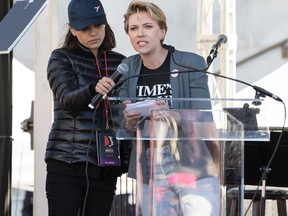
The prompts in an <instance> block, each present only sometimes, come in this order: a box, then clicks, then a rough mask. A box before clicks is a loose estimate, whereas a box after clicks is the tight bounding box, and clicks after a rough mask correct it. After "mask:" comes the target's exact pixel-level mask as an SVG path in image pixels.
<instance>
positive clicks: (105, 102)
mask: <svg viewBox="0 0 288 216" xmlns="http://www.w3.org/2000/svg"><path fill="white" fill-rule="evenodd" d="M104 64H105V76H106V77H108V66H107V57H106V52H104ZM96 65H97V69H98V74H99V77H100V79H102V77H103V75H102V72H101V69H100V65H99V62H98V58H97V57H96ZM103 103H104V109H105V118H106V128H107V129H108V128H109V120H108V118H109V112H108V101H107V99H106V100H105V101H104V102H103Z"/></svg>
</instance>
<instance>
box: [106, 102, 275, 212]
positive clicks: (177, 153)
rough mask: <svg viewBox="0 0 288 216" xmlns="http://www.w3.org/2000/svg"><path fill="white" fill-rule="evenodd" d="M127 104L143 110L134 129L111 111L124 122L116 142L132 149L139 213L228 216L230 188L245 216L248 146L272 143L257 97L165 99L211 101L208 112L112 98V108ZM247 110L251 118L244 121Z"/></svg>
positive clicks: (118, 119)
mask: <svg viewBox="0 0 288 216" xmlns="http://www.w3.org/2000/svg"><path fill="white" fill-rule="evenodd" d="M124 100H131V101H133V102H134V104H133V109H134V110H137V109H138V110H141V111H142V112H143V116H142V117H141V118H140V119H137V121H138V124H137V127H135V131H128V130H127V129H125V127H124V126H123V125H124V123H123V121H124V119H123V116H122V117H121V111H119V110H118V111H116V112H115V113H113V115H115V119H117V121H118V122H121V121H122V127H120V128H118V129H117V133H116V136H117V139H118V140H132V141H133V145H134V146H133V149H132V153H131V155H132V156H131V160H130V166H134V167H135V173H134V175H135V176H134V177H135V178H136V215H144V216H160V215H161V216H162V215H167V216H168V215H177V216H181V215H201V216H202V215H203V216H205V215H207V216H208V215H209V216H210V215H211V216H212V215H213V216H219V215H221V216H224V215H225V216H226V214H227V212H229V210H228V208H229V200H228V198H227V192H228V190H229V189H231V188H238V189H239V191H240V193H239V197H238V200H237V201H238V206H239V208H238V210H237V211H238V212H237V215H244V209H243V200H244V197H243V196H244V194H243V192H244V184H245V183H244V142H245V141H247V140H249V141H254V140H255V141H269V139H270V133H269V130H268V127H267V125H266V121H265V116H263V115H262V113H261V112H260V110H261V109H259V107H254V105H253V104H254V99H253V100H252V99H233V100H227V99H225V100H221V99H191V98H181V99H175V98H173V99H165V101H166V102H167V103H168V104H173V103H180V104H181V103H186V104H187V103H188V104H189V103H199V102H201V103H203V102H204V103H206V102H207V103H211V104H212V109H209V110H202V109H167V108H161V109H154V108H153V107H152V108H151V104H153V103H152V102H153V100H155V99H147V98H145V99H141V98H110V99H109V101H110V102H111V103H114V104H115V103H120V104H121V103H122V101H124ZM143 101H150V102H149V103H148V102H147V103H145V102H143ZM139 102H140V103H139ZM261 103H263V101H261ZM227 104H228V105H229V107H227ZM223 105H224V106H223ZM261 106H262V105H261ZM243 112H244V113H243ZM247 112H249V114H251V113H252V116H249V118H248V119H245V118H246V117H247V114H248V113H247ZM239 113H240V114H241V115H239ZM237 114H238V116H237ZM264 115H265V113H264ZM241 118H242V119H241ZM240 120H241V121H243V122H244V123H243V122H241V121H240ZM120 125H121V123H120ZM133 156H134V159H133ZM131 163H132V164H131Z"/></svg>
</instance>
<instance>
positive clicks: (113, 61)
mask: <svg viewBox="0 0 288 216" xmlns="http://www.w3.org/2000/svg"><path fill="white" fill-rule="evenodd" d="M123 58H125V56H123V55H122V54H119V53H117V52H113V51H109V52H107V63H108V73H109V76H111V75H112V74H113V73H114V72H115V70H116V69H117V66H118V65H119V64H120V63H121V60H122V59H123ZM98 62H99V65H100V68H101V72H102V75H103V76H105V63H104V54H103V53H100V54H99V56H98ZM47 72H48V74H47V77H48V81H49V84H50V87H51V89H52V92H53V98H54V122H53V125H52V129H51V132H50V134H49V139H48V143H47V148H46V155H45V160H46V161H47V160H49V159H55V160H58V161H62V162H66V163H69V164H72V163H78V162H85V161H87V155H86V154H87V146H88V144H89V140H90V138H91V137H92V142H91V144H90V149H89V156H88V161H89V162H90V163H92V164H95V165H97V153H96V144H95V132H94V133H93V136H91V132H92V127H93V115H94V121H95V123H94V124H95V126H94V128H105V125H104V123H105V115H104V109H103V105H102V106H100V107H99V108H98V109H97V110H96V112H95V114H94V111H95V110H93V109H90V108H89V107H88V105H89V103H90V102H91V99H92V98H93V97H94V95H95V90H94V88H95V84H96V83H97V82H98V80H99V79H100V77H99V73H98V69H97V65H96V59H95V57H94V55H93V54H92V53H91V52H90V50H87V49H85V48H83V47H79V49H78V50H75V52H73V53H71V52H70V51H68V50H66V49H64V48H60V49H56V50H54V51H53V52H52V54H51V57H50V60H49V63H48V68H47ZM102 104H103V103H102ZM110 118H111V115H110Z"/></svg>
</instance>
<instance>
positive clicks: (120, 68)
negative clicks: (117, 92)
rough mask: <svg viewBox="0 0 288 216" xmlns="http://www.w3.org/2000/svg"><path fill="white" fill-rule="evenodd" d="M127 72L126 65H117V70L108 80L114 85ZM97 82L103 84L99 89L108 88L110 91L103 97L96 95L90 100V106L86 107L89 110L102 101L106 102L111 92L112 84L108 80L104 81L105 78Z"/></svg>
mask: <svg viewBox="0 0 288 216" xmlns="http://www.w3.org/2000/svg"><path fill="white" fill-rule="evenodd" d="M128 71H129V67H128V65H127V64H125V63H121V64H120V65H118V67H117V70H116V71H115V72H114V73H113V74H112V76H111V77H110V78H111V79H112V80H113V81H114V83H117V82H118V81H119V80H120V78H121V77H122V76H123V75H124V74H126V73H127V72H128ZM99 82H101V83H102V84H103V85H102V87H101V88H103V87H104V88H108V89H109V88H110V90H109V91H108V92H107V93H106V94H105V95H102V94H100V93H97V94H96V95H95V96H94V97H93V99H92V100H91V102H90V104H89V105H88V106H89V107H90V108H91V109H94V108H95V106H96V104H98V103H101V102H102V101H103V100H106V99H107V98H108V96H109V94H110V93H111V91H112V90H113V87H112V88H111V86H110V85H111V84H112V83H110V82H109V80H106V79H105V78H103V79H102V81H99ZM99 88H100V87H99ZM102 90H103V89H102Z"/></svg>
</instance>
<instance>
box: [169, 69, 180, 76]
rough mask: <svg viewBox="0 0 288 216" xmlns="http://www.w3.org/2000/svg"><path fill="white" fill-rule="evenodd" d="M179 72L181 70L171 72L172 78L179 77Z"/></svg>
mask: <svg viewBox="0 0 288 216" xmlns="http://www.w3.org/2000/svg"><path fill="white" fill-rule="evenodd" d="M178 72H179V70H177V69H173V70H172V72H171V76H172V77H178V75H179V73H178Z"/></svg>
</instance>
